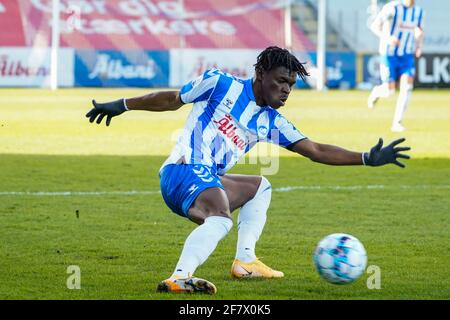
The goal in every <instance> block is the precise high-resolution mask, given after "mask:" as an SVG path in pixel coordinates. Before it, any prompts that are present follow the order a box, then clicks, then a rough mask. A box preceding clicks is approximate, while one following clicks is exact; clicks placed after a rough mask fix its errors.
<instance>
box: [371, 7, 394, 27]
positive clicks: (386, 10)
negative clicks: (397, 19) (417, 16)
mask: <svg viewBox="0 0 450 320" xmlns="http://www.w3.org/2000/svg"><path fill="white" fill-rule="evenodd" d="M395 10H396V9H395V6H394V5H392V4H391V3H388V4H386V5H384V6H383V8H382V9H381V11H380V12H379V13H378V15H377V17H376V19H378V21H379V22H381V23H384V22H387V21H390V20H392V19H393V17H394V15H395Z"/></svg>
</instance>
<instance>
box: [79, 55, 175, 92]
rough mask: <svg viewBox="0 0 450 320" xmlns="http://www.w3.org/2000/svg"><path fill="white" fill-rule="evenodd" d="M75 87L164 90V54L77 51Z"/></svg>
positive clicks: (166, 61)
mask: <svg viewBox="0 0 450 320" xmlns="http://www.w3.org/2000/svg"><path fill="white" fill-rule="evenodd" d="M75 85H76V86H78V87H167V86H168V85H169V52H168V51H143V50H136V51H112V50H100V51H96V50H77V51H76V57H75Z"/></svg>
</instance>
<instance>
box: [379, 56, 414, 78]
mask: <svg viewBox="0 0 450 320" xmlns="http://www.w3.org/2000/svg"><path fill="white" fill-rule="evenodd" d="M404 74H406V75H408V76H410V77H412V78H414V76H415V75H416V66H415V58H414V55H412V54H405V55H403V56H382V57H381V61H380V75H381V81H383V82H394V81H397V80H399V79H400V77H401V76H402V75H404Z"/></svg>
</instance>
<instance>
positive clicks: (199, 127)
mask: <svg viewBox="0 0 450 320" xmlns="http://www.w3.org/2000/svg"><path fill="white" fill-rule="evenodd" d="M180 97H181V100H182V101H183V102H184V103H191V102H192V103H193V108H192V110H191V112H190V114H189V116H188V119H187V122H186V125H185V127H184V129H183V132H182V134H181V136H180V137H179V139H178V142H177V144H176V145H175V148H174V149H173V151H172V153H171V155H170V156H169V158H168V159H167V160H166V161H165V162H164V164H163V165H162V167H161V168H163V167H164V166H165V165H168V164H172V163H177V162H178V161H179V160H180V159H183V160H184V163H186V164H204V165H208V166H211V167H213V168H215V169H216V170H217V173H218V174H219V175H223V174H225V172H227V171H228V170H229V169H230V168H231V167H233V166H234V165H235V164H236V162H237V161H238V160H239V158H241V157H242V156H243V155H244V154H245V153H247V152H248V151H249V150H250V149H251V148H252V147H253V146H254V145H255V144H256V143H257V142H259V141H266V142H271V143H275V144H278V145H280V146H282V147H285V148H286V147H288V146H289V145H291V144H293V143H294V142H297V141H299V140H302V139H304V138H305V136H304V135H303V134H301V133H300V132H299V131H298V130H297V129H296V128H295V127H294V126H293V125H292V124H291V123H290V122H289V121H287V120H286V118H284V117H283V116H282V115H281V114H280V113H278V111H276V110H275V109H273V108H271V107H269V106H258V105H257V104H256V101H255V96H254V94H253V89H252V79H247V80H242V79H238V78H235V77H233V76H232V75H230V74H227V73H224V72H221V71H220V70H218V69H212V70H208V71H206V72H205V73H203V75H201V76H200V77H198V78H197V79H195V80H193V81H191V82H189V83H188V84H186V85H185V86H183V87H182V88H181V90H180Z"/></svg>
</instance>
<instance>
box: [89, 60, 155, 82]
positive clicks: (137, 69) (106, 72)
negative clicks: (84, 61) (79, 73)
mask: <svg viewBox="0 0 450 320" xmlns="http://www.w3.org/2000/svg"><path fill="white" fill-rule="evenodd" d="M155 75H156V64H155V61H153V60H152V59H150V58H149V60H148V61H147V63H146V64H143V65H124V64H123V63H122V60H121V59H111V56H110V55H108V54H99V55H98V57H97V61H96V63H95V67H94V70H93V71H92V72H91V73H90V74H89V79H94V78H97V77H99V78H103V79H137V78H140V79H149V80H150V79H152V78H154V77H155Z"/></svg>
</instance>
